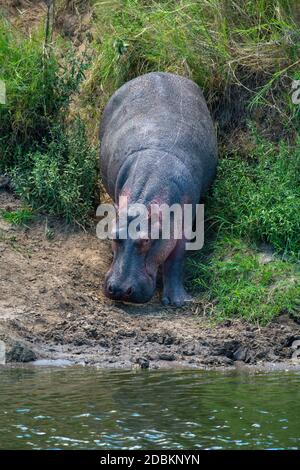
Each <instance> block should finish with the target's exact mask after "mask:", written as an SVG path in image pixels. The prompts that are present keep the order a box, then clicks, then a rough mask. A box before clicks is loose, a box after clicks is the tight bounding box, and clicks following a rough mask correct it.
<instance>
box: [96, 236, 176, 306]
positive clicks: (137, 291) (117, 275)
mask: <svg viewBox="0 0 300 470" xmlns="http://www.w3.org/2000/svg"><path fill="white" fill-rule="evenodd" d="M175 245H176V241H174V240H164V239H161V238H158V239H151V238H149V237H148V234H145V233H144V234H143V233H141V234H140V236H139V237H138V238H136V239H132V238H125V239H123V238H122V237H121V236H120V230H118V231H117V233H116V234H115V237H114V240H113V241H112V251H113V261H112V264H111V267H110V269H109V271H108V273H107V274H106V277H105V295H106V296H107V297H109V298H110V299H113V300H120V301H123V302H133V303H145V302H148V301H149V300H150V299H151V298H152V296H153V294H154V291H155V289H156V278H157V271H158V267H159V266H160V265H161V264H162V263H163V262H164V261H165V260H166V259H167V257H168V256H169V254H170V253H171V251H172V250H173V249H174V246H175Z"/></svg>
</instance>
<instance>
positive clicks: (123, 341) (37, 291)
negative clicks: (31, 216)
mask: <svg viewBox="0 0 300 470" xmlns="http://www.w3.org/2000/svg"><path fill="white" fill-rule="evenodd" d="M20 206H21V203H20V201H19V200H18V199H17V198H16V197H15V196H14V195H13V194H12V193H10V192H7V191H2V192H1V193H0V209H2V210H5V211H6V212H9V211H15V210H16V209H18V208H20ZM110 256H111V255H110V247H109V243H107V242H104V241H101V240H98V239H97V238H96V236H95V231H94V230H90V231H88V232H86V233H85V232H83V231H82V230H81V229H78V230H74V229H70V227H68V226H67V225H64V224H63V223H61V222H59V221H58V220H57V219H51V218H49V217H48V218H46V217H43V216H39V217H37V218H36V219H35V220H34V221H33V222H30V224H28V226H27V227H24V226H23V227H18V226H16V225H12V224H10V223H9V222H7V221H5V220H3V219H0V260H1V277H0V292H1V295H0V340H1V341H3V342H4V343H5V348H6V361H7V362H30V361H32V360H43V359H47V360H48V359H50V360H57V359H60V360H70V361H72V362H74V363H81V364H90V365H93V364H94V365H98V366H99V367H104V368H107V367H114V368H135V367H141V368H166V367H167V368H169V367H196V368H211V367H213V368H215V367H217V368H218V367H220V368H224V367H231V366H234V365H236V364H238V365H239V364H242V365H243V364H245V365H253V364H256V365H257V364H258V365H263V364H266V363H272V364H278V363H286V361H288V362H289V361H290V359H291V357H292V355H293V352H294V349H293V345H294V348H295V341H297V340H299V339H300V325H299V324H297V323H296V322H295V321H293V320H292V319H291V318H289V317H288V315H285V314H283V315H281V316H279V317H278V318H277V319H276V320H273V321H272V322H271V323H270V324H269V325H267V326H264V327H261V326H259V325H258V324H250V323H247V322H245V321H242V320H228V321H225V322H223V323H217V324H212V322H211V320H210V318H208V317H207V316H206V315H205V309H200V307H199V304H197V305H196V304H195V305H193V304H192V305H191V306H189V307H188V308H182V309H173V308H165V307H163V306H162V305H161V304H160V301H159V298H158V296H157V297H156V298H155V299H154V300H153V301H152V302H151V303H149V304H147V305H143V306H134V305H124V304H114V303H113V302H110V301H109V300H108V299H106V298H105V297H104V295H103V293H102V288H103V279H104V274H105V272H106V269H107V267H108V265H109V263H110ZM290 362H291V364H292V361H290Z"/></svg>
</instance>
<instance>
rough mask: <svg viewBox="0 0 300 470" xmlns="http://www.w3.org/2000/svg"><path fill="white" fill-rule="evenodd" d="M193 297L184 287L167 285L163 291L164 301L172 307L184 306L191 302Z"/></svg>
mask: <svg viewBox="0 0 300 470" xmlns="http://www.w3.org/2000/svg"><path fill="white" fill-rule="evenodd" d="M192 300H193V297H192V296H191V295H190V294H188V293H187V292H186V290H185V289H184V287H183V286H182V287H178V286H174V287H166V288H164V291H163V296H162V303H163V304H164V305H170V306H172V307H182V306H183V305H184V304H185V303H186V302H191V301H192Z"/></svg>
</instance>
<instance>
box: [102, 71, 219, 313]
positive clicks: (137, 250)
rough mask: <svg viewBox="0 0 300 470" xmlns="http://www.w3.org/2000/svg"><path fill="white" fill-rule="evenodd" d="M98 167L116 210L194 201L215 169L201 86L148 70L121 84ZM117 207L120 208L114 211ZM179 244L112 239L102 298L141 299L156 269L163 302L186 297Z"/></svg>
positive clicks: (108, 113) (108, 114) (109, 111)
mask: <svg viewBox="0 0 300 470" xmlns="http://www.w3.org/2000/svg"><path fill="white" fill-rule="evenodd" d="M100 139H101V169H102V177H103V183H104V185H105V188H106V189H107V191H108V193H109V194H110V196H111V197H112V198H113V200H114V201H115V203H116V205H117V206H118V202H119V197H120V196H121V195H126V196H127V197H128V203H129V204H130V203H136V202H138V203H143V204H145V205H147V207H150V204H151V203H159V204H162V203H165V204H169V205H172V204H174V203H179V204H184V203H192V204H196V203H198V202H199V200H200V197H201V196H202V195H203V193H204V192H205V190H206V189H207V188H208V186H209V185H210V184H211V182H212V180H213V178H214V175H215V170H216V165H217V144H216V137H215V132H214V127H213V123H212V120H211V117H210V114H209V111H208V109H207V106H206V103H205V99H204V97H203V94H202V91H201V90H200V88H199V87H198V86H197V85H196V84H195V83H194V82H192V81H191V80H188V79H187V78H184V77H180V76H178V75H173V74H169V73H162V72H153V73H149V74H146V75H143V76H141V77H138V78H135V79H134V80H131V81H130V82H128V83H126V84H125V85H123V86H122V87H121V88H120V89H119V90H117V91H116V92H115V94H114V95H113V96H112V97H111V99H110V100H109V102H108V104H107V106H106V108H105V110H104V113H103V118H102V123H101V132H100ZM119 210H120V208H119ZM184 246H185V240H174V239H171V240H162V239H161V240H150V239H149V240H146V241H143V240H131V239H127V240H118V236H116V240H115V241H113V253H114V259H113V263H112V266H111V268H110V270H109V272H108V273H107V275H106V279H105V293H106V295H107V296H108V297H110V298H112V299H115V300H122V301H129V302H137V303H142V302H147V301H148V300H150V299H151V297H152V295H153V293H154V291H155V288H156V276H157V270H158V267H159V266H161V267H162V273H163V296H162V301H163V303H164V304H167V305H174V306H181V305H183V303H184V302H185V301H186V300H189V299H190V297H189V296H188V294H187V293H186V291H185V289H184V287H183V281H182V271H183V261H184V251H185V249H184Z"/></svg>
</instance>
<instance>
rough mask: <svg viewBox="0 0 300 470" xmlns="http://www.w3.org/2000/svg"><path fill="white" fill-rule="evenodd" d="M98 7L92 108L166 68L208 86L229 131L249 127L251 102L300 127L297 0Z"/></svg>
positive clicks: (89, 85) (127, 1)
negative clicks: (293, 96) (295, 84)
mask: <svg viewBox="0 0 300 470" xmlns="http://www.w3.org/2000/svg"><path fill="white" fill-rule="evenodd" d="M94 9H95V15H96V19H95V24H96V27H97V36H96V39H95V44H94V46H95V48H96V50H97V58H96V60H95V61H94V63H93V67H92V70H91V73H90V75H89V80H87V82H86V83H85V88H86V91H85V93H84V98H85V106H88V105H89V104H90V105H91V108H92V107H93V99H94V98H95V96H97V97H98V99H99V102H100V104H102V105H103V104H104V103H105V102H106V100H107V99H108V97H109V95H110V94H111V93H112V92H113V91H114V90H115V89H116V88H118V87H119V86H120V85H121V84H122V83H124V82H125V81H127V80H130V79H131V78H133V77H135V76H137V75H141V74H143V73H147V72H150V71H153V70H162V71H169V72H173V73H178V74H181V75H185V76H188V77H190V78H192V79H193V80H194V81H196V82H197V83H198V84H199V85H200V86H201V87H202V88H203V89H204V92H205V95H206V98H207V100H208V103H209V106H210V108H211V110H212V111H213V112H214V115H215V117H216V120H217V124H218V126H219V128H220V129H221V130H222V129H223V128H225V130H226V132H227V131H228V124H230V125H231V127H233V126H236V125H241V124H243V123H244V124H245V121H246V115H248V117H249V106H251V108H252V111H255V108H257V107H259V110H261V108H262V107H264V108H265V111H264V113H265V115H266V114H267V112H268V111H269V115H270V119H272V118H275V119H277V120H279V119H280V121H281V122H282V126H283V127H287V126H289V130H290V128H291V126H295V125H296V124H295V116H294V115H293V114H294V113H296V110H295V109H294V108H289V109H287V108H288V106H289V102H290V100H289V97H288V93H289V92H290V89H291V78H293V77H294V76H296V75H297V73H299V71H300V59H299V57H300V54H299V53H300V40H299V24H297V22H296V11H297V10H296V9H297V4H296V2H293V1H288V0H268V1H265V0H252V1H248V0H244V1H239V2H237V1H232V2H228V1H227V0H197V1H195V0H194V1H193V0H192V1H189V0H179V1H178V0H177V1H174V0H166V1H156V0H152V1H151V0H149V1H140V0H124V1H105V2H101V1H100V2H96V3H95V6H94ZM100 84H101V86H100ZM278 90H279V92H278ZM233 101H235V103H234V102H233ZM100 108H101V106H100ZM253 114H254V113H253ZM98 117H99V115H98V114H97V115H95V118H96V119H98Z"/></svg>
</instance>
